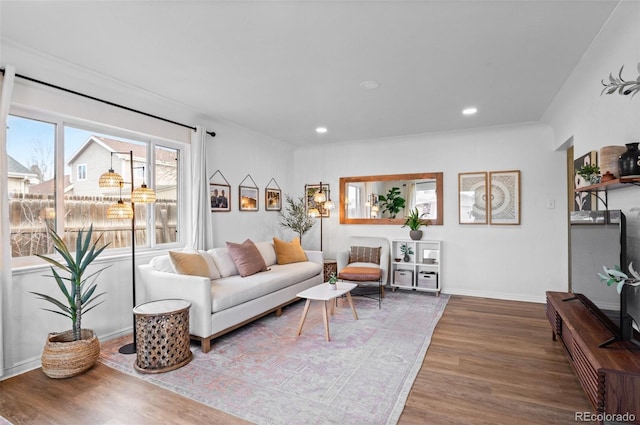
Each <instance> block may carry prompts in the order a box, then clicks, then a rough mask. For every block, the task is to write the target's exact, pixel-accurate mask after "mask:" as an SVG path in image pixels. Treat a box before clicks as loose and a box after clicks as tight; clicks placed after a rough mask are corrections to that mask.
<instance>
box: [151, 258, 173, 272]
mask: <svg viewBox="0 0 640 425" xmlns="http://www.w3.org/2000/svg"><path fill="white" fill-rule="evenodd" d="M149 264H150V265H151V267H153V268H154V269H156V270H158V271H159V272H167V273H175V272H176V270H175V269H174V268H173V264H171V258H169V256H168V255H159V256H157V257H153V258H152V259H151V261H149Z"/></svg>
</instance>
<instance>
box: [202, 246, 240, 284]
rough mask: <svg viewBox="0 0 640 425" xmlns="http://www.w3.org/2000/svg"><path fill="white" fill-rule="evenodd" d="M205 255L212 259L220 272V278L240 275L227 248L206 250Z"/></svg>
mask: <svg viewBox="0 0 640 425" xmlns="http://www.w3.org/2000/svg"><path fill="white" fill-rule="evenodd" d="M207 253H208V254H210V255H211V256H212V257H213V261H214V262H215V263H216V267H217V268H218V271H219V272H220V277H229V276H234V275H238V274H240V273H239V272H238V269H237V268H236V265H235V263H234V262H233V258H231V254H229V250H228V249H227V248H213V249H210V250H208V251H207Z"/></svg>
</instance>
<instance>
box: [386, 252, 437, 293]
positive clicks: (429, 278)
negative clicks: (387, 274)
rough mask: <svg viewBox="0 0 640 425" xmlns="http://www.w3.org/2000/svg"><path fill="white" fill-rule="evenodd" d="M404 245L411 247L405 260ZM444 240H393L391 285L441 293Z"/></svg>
mask: <svg viewBox="0 0 640 425" xmlns="http://www.w3.org/2000/svg"><path fill="white" fill-rule="evenodd" d="M403 247H407V248H408V249H409V252H410V254H409V255H408V260H409V261H405V258H404V257H405V256H404V254H403V250H402V248H403ZM441 262H442V241H436V240H419V241H414V240H410V239H407V240H404V239H398V240H393V241H391V287H392V288H393V289H394V290H395V288H401V289H411V290H414V291H425V292H434V293H435V294H436V295H437V296H439V295H440V290H441V288H442V273H441V270H440V265H441Z"/></svg>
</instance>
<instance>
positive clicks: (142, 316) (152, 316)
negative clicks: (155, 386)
mask: <svg viewBox="0 0 640 425" xmlns="http://www.w3.org/2000/svg"><path fill="white" fill-rule="evenodd" d="M190 307H191V303H190V302H188V301H185V300H159V301H151V302H148V303H144V304H140V305H137V306H136V307H135V308H134V309H133V314H134V315H135V318H136V361H135V363H134V366H135V368H136V370H137V371H138V372H141V373H160V372H168V371H170V370H174V369H178V368H179V367H182V366H184V365H186V364H187V363H189V362H190V361H191V359H192V358H193V353H192V352H191V349H190V345H189V343H190V340H189V308H190Z"/></svg>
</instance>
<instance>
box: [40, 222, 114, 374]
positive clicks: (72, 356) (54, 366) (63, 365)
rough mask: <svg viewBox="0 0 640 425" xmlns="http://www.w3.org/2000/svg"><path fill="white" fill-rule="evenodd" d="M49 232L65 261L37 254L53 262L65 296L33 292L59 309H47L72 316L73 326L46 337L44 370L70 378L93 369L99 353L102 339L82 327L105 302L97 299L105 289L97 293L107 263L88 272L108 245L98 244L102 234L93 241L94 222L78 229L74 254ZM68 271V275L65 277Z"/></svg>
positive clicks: (57, 281)
mask: <svg viewBox="0 0 640 425" xmlns="http://www.w3.org/2000/svg"><path fill="white" fill-rule="evenodd" d="M49 235H50V236H51V238H52V240H53V246H54V249H55V250H56V251H57V252H58V254H60V255H61V256H62V259H63V261H62V262H60V261H58V260H56V259H55V258H49V257H46V256H43V255H39V254H36V255H37V256H38V257H40V258H42V259H43V260H45V261H47V262H48V263H50V264H51V273H52V275H51V276H48V277H53V278H54V280H55V282H56V284H57V285H58V288H59V289H60V291H61V292H62V295H63V299H62V300H58V299H56V298H54V297H52V296H50V295H47V294H42V293H39V292H31V293H32V294H34V295H36V296H37V297H38V298H40V299H43V300H45V301H48V302H50V303H51V304H53V305H54V306H56V308H57V309H48V308H45V309H44V310H47V311H50V312H52V313H56V314H61V315H62V316H65V317H68V318H70V319H71V324H72V328H71V329H70V330H68V331H64V332H60V333H50V334H49V335H48V336H47V341H46V343H45V347H44V350H43V352H42V371H43V372H44V373H45V374H46V375H47V376H48V377H50V378H69V377H72V376H76V375H80V374H81V373H83V372H85V371H87V370H88V369H90V368H91V366H93V364H94V363H95V362H96V360H98V357H99V356H100V341H98V338H97V337H96V335H95V333H94V332H93V331H92V330H91V329H82V315H83V314H84V313H87V312H89V311H90V310H92V309H93V308H95V307H97V306H98V305H100V304H102V301H100V302H96V300H97V299H98V298H100V297H101V296H102V295H104V292H103V293H99V294H95V291H96V288H97V283H96V278H97V277H98V275H99V274H100V273H101V272H102V271H103V270H104V269H106V268H107V267H108V266H107V267H104V268H102V269H99V270H97V271H94V272H92V273H90V274H88V275H86V274H85V273H86V272H87V268H88V267H89V265H91V263H92V262H93V260H95V259H96V258H97V257H98V255H100V253H102V251H104V249H105V248H106V247H107V245H108V244H105V245H103V246H101V247H98V246H97V245H98V242H99V241H100V239H102V236H100V237H98V238H97V240H96V241H95V242H93V243H91V238H92V236H93V225H91V227H89V231H88V232H86V234H85V232H84V231H83V230H81V231H79V232H78V239H77V241H76V252H75V255H73V254H71V252H70V251H69V249H68V247H67V245H66V243H65V242H64V240H63V239H62V238H61V237H60V236H59V235H58V234H57V233H56V232H55V231H54V230H53V229H51V228H50V229H49ZM60 272H63V275H60ZM66 274H68V276H65V275H66Z"/></svg>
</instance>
